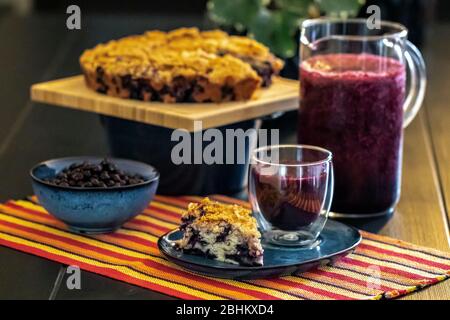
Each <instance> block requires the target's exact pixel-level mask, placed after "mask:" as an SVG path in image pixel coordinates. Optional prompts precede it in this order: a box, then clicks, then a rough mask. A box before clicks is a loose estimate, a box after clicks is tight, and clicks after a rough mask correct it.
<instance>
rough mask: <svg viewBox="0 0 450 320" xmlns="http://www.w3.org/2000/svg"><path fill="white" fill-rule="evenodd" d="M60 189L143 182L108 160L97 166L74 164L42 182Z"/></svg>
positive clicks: (139, 177)
mask: <svg viewBox="0 0 450 320" xmlns="http://www.w3.org/2000/svg"><path fill="white" fill-rule="evenodd" d="M44 181H45V182H47V183H50V184H53V185H57V186H61V187H81V188H108V187H119V186H131V185H136V184H139V183H142V182H144V181H145V179H144V178H143V177H141V176H140V175H131V174H128V173H126V172H123V171H122V170H120V169H119V168H117V166H116V165H115V164H114V163H112V162H111V161H109V160H108V159H104V160H102V161H101V162H100V163H99V164H94V163H89V162H86V161H85V162H82V163H74V164H72V165H70V166H69V167H67V168H65V169H63V170H62V171H61V172H59V173H58V174H57V175H56V177H54V178H51V179H45V180H44Z"/></svg>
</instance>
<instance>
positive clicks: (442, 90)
mask: <svg viewBox="0 0 450 320" xmlns="http://www.w3.org/2000/svg"><path fill="white" fill-rule="evenodd" d="M202 24H203V18H202V17H201V16H174V17H167V16H165V17H163V16H151V15H138V16H136V15H134V16H124V15H122V16H109V15H96V16H92V15H91V16H88V15H86V16H83V20H82V30H80V31H69V30H67V29H66V28H65V15H64V14H60V15H32V16H25V17H18V16H13V15H8V14H6V15H3V16H1V17H0V38H1V39H2V46H1V50H0V61H2V70H1V72H0V84H1V85H0V101H1V106H0V174H1V176H0V177H1V179H0V201H4V200H7V199H12V198H14V199H17V198H22V197H24V196H25V195H28V194H30V193H31V192H32V191H31V187H30V184H29V179H28V170H29V168H30V167H31V166H32V165H33V164H35V163H37V162H39V161H42V160H45V159H49V158H54V157H62V156H69V155H81V154H89V155H105V154H107V153H108V150H107V147H106V139H105V136H104V132H103V130H102V127H101V124H100V122H99V120H98V117H97V116H96V115H94V114H90V113H84V112H78V111H74V110H68V109H60V108H54V107H50V106H45V105H39V106H38V105H37V104H34V103H31V102H30V101H29V94H28V93H29V86H30V85H31V84H32V83H35V82H39V81H44V80H50V79H54V78H58V77H64V76H69V75H75V74H78V73H79V67H78V57H79V55H80V53H81V51H82V50H83V49H84V48H87V47H91V46H93V45H95V44H96V43H98V42H100V41H105V40H108V39H111V38H116V37H120V36H123V35H127V34H130V33H139V32H142V31H143V30H146V29H151V28H159V29H171V28H175V27H179V26H193V25H202ZM438 34H439V37H437V36H436V35H438ZM449 38H450V25H440V26H435V27H434V29H433V30H432V33H431V36H430V37H429V41H428V44H427V46H426V48H425V49H424V53H425V55H426V60H427V65H428V70H429V72H428V74H429V86H428V92H427V98H426V103H425V106H424V108H423V109H422V111H421V112H420V115H419V116H418V118H417V119H416V120H415V121H414V122H413V123H412V125H410V127H409V128H407V129H406V132H405V146H404V169H403V188H402V198H401V201H400V204H399V206H398V210H397V212H396V213H395V214H394V215H393V216H392V217H388V218H380V219H370V220H364V221H349V222H350V223H352V224H354V225H356V226H358V227H360V228H363V229H365V230H369V231H372V232H379V233H381V234H384V235H389V236H392V237H396V238H400V239H403V240H406V241H410V242H413V243H416V244H420V245H424V246H429V247H433V248H436V249H440V250H444V251H450V245H449V242H450V236H449V219H450V214H449V210H448V208H449V206H450V170H449V169H450V135H449V133H448V128H449V125H450V109H449V108H450V106H449V103H450V102H449V101H450V90H449V88H450V58H449V57H450V56H449V55H448V50H449V49H450V47H449V46H448V42H447V41H443V39H449ZM281 121H283V125H282V126H281V135H282V140H283V141H293V140H294V137H295V114H291V115H286V116H285V117H284V118H283V119H282V120H278V122H273V123H269V124H268V125H269V126H278V125H279V124H280V122H281ZM67 276H68V275H67V274H66V267H65V266H63V265H60V264H57V263H54V262H51V261H47V260H44V259H41V258H38V257H35V256H31V255H28V254H24V253H21V252H17V251H14V250H12V249H8V248H5V247H0V299H158V298H166V299H167V298H169V297H167V296H164V295H161V294H159V293H156V292H152V291H149V290H146V289H143V288H139V287H136V286H132V285H128V284H126V283H122V282H119V281H115V280H112V279H109V278H105V277H102V276H99V275H96V274H92V273H89V272H82V278H81V285H82V289H81V290H69V289H67V286H66V285H65V283H66V282H65V280H66V278H67ZM406 299H450V281H447V282H445V283H442V284H438V285H436V286H434V287H432V288H429V289H427V290H424V291H422V292H419V293H416V294H413V295H410V296H408V297H407V298H406Z"/></svg>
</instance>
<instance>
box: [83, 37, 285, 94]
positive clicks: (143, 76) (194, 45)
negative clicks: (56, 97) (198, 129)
mask: <svg viewBox="0 0 450 320" xmlns="http://www.w3.org/2000/svg"><path fill="white" fill-rule="evenodd" d="M80 65H81V68H82V70H83V73H84V75H85V79H86V84H87V85H88V87H90V88H92V89H94V90H96V91H98V92H101V93H106V94H108V95H112V96H117V97H122V98H132V99H140V100H144V101H164V102H209V101H212V102H221V101H230V100H246V99H250V98H251V96H252V95H253V93H254V92H255V90H256V89H257V88H258V87H259V86H260V85H263V86H268V85H270V83H271V79H272V76H273V75H274V74H277V73H278V72H279V71H280V70H281V68H282V66H283V63H282V62H281V60H279V59H277V58H276V57H275V56H273V55H272V54H271V53H270V51H269V49H268V48H267V47H265V46H264V45H262V44H260V43H258V42H257V41H255V40H252V39H249V38H245V37H238V36H228V35H227V34H226V33H224V32H222V31H219V30H211V31H204V32H200V31H199V30H198V29H196V28H181V29H177V30H174V31H171V32H167V33H166V32H161V31H148V32H146V33H144V34H142V35H134V36H129V37H125V38H122V39H119V40H112V41H110V42H108V43H105V44H99V45H97V46H96V47H94V48H93V49H89V50H86V51H85V52H84V53H83V54H82V55H81V57H80Z"/></svg>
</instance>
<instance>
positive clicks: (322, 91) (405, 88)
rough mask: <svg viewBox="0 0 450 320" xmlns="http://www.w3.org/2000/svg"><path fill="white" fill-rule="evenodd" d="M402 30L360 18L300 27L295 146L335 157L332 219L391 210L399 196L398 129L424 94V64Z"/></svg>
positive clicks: (400, 141) (313, 22)
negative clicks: (316, 148) (373, 26)
mask: <svg viewBox="0 0 450 320" xmlns="http://www.w3.org/2000/svg"><path fill="white" fill-rule="evenodd" d="M407 34H408V31H407V29H406V28H405V27H404V26H403V25H401V24H398V23H393V22H387V21H381V23H380V28H378V29H370V28H369V26H368V25H367V20H365V19H347V20H340V19H312V20H306V21H304V23H303V24H302V30H301V39H300V61H301V62H300V71H299V72H300V83H301V93H300V108H299V115H298V142H299V143H301V144H310V145H317V146H320V147H323V148H326V149H328V150H330V151H331V152H332V153H333V155H334V159H333V162H334V168H335V192H334V199H333V204H332V208H331V209H332V212H333V214H331V213H330V215H331V216H337V217H339V216H341V217H368V216H380V215H384V214H388V213H391V212H393V211H394V208H395V206H396V204H397V202H398V200H399V197H400V183H401V166H402V146H403V128H405V127H406V126H407V125H408V124H409V123H410V122H411V121H412V120H413V119H414V117H415V115H416V114H417V112H418V110H419V109H420V107H421V105H422V102H423V98H424V95H425V87H426V74H425V64H424V61H423V58H422V55H421V54H420V52H419V50H418V49H417V48H416V47H415V46H414V45H413V44H412V43H411V42H409V41H408V40H407Z"/></svg>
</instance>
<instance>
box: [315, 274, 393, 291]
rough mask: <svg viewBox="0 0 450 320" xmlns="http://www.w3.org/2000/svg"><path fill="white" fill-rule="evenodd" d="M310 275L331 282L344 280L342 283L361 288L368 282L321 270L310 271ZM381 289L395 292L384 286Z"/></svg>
mask: <svg viewBox="0 0 450 320" xmlns="http://www.w3.org/2000/svg"><path fill="white" fill-rule="evenodd" d="M309 273H312V274H317V275H322V276H325V277H327V278H329V279H331V280H332V279H338V280H342V281H345V282H349V283H353V284H356V285H359V286H367V281H362V280H359V279H356V278H352V277H349V276H346V275H344V274H339V273H334V272H328V271H325V270H320V269H315V270H311V271H309ZM380 289H381V290H383V291H391V290H394V288H390V287H386V286H384V285H381V286H380Z"/></svg>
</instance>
